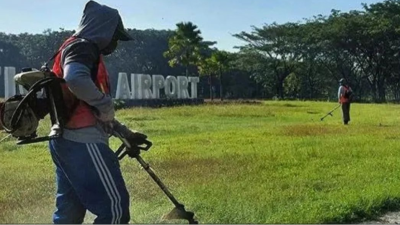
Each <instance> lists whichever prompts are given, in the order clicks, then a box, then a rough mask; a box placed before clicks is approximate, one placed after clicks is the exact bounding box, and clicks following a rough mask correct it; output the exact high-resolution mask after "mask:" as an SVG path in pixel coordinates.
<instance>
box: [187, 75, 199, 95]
mask: <svg viewBox="0 0 400 225" xmlns="http://www.w3.org/2000/svg"><path fill="white" fill-rule="evenodd" d="M199 81H200V79H199V77H189V82H190V87H191V96H190V98H197V83H199Z"/></svg>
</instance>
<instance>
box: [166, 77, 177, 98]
mask: <svg viewBox="0 0 400 225" xmlns="http://www.w3.org/2000/svg"><path fill="white" fill-rule="evenodd" d="M171 87H172V90H171ZM177 90H178V80H177V79H176V77H173V76H167V78H166V79H165V84H164V91H165V95H166V96H167V98H176V96H177Z"/></svg>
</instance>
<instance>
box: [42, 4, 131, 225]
mask: <svg viewBox="0 0 400 225" xmlns="http://www.w3.org/2000/svg"><path fill="white" fill-rule="evenodd" d="M128 40H132V38H131V36H129V34H128V33H127V31H126V30H125V28H124V25H123V23H122V19H121V16H120V15H119V12H118V11H117V10H116V9H113V8H110V7H108V6H105V5H101V4H99V3H97V2H95V1H89V2H88V3H87V4H86V5H85V9H84V11H83V16H82V19H81V22H80V25H79V27H78V29H77V30H76V32H75V34H73V36H72V37H70V38H68V39H67V40H66V41H65V42H64V43H63V44H62V45H61V47H60V49H59V52H58V54H57V55H56V57H55V60H54V65H53V72H54V73H55V74H56V75H57V76H58V77H61V78H64V79H65V81H66V84H65V85H64V86H63V89H62V90H63V96H64V100H65V104H66V107H67V111H68V113H69V115H68V121H67V123H66V125H65V128H64V130H63V131H64V132H63V136H62V137H60V138H57V139H53V140H51V141H50V143H49V147H50V152H51V156H52V159H53V162H54V164H55V167H56V177H57V195H56V211H55V212H54V215H53V222H54V223H55V224H60V223H63V224H75V223H83V221H84V217H85V214H86V212H87V211H90V212H91V213H92V214H94V215H96V219H95V221H94V223H106V224H112V223H125V224H126V223H129V221H130V212H129V194H128V191H127V189H126V185H125V182H124V179H123V177H122V174H121V170H120V166H119V161H118V158H117V156H116V155H115V154H114V152H113V151H112V150H111V149H110V147H109V145H108V144H109V143H108V138H109V134H108V133H107V131H106V129H105V128H104V127H105V126H104V124H110V123H111V121H113V120H114V116H115V113H114V106H113V101H112V97H111V96H110V84H109V80H108V73H107V70H106V67H105V65H104V61H103V56H104V55H109V54H111V53H112V52H113V51H114V50H115V49H116V48H117V45H118V41H128Z"/></svg>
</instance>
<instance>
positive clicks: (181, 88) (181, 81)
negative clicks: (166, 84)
mask: <svg viewBox="0 0 400 225" xmlns="http://www.w3.org/2000/svg"><path fill="white" fill-rule="evenodd" d="M188 86H189V84H188V79H187V77H184V76H178V98H189V92H188Z"/></svg>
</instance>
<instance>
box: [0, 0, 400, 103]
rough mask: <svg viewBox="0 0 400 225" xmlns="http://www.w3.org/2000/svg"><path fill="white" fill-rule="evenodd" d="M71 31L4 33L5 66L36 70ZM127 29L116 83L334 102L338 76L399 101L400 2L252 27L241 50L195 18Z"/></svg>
mask: <svg viewBox="0 0 400 225" xmlns="http://www.w3.org/2000/svg"><path fill="white" fill-rule="evenodd" d="M73 33H74V31H73V30H64V29H60V30H58V31H53V30H46V31H44V32H43V33H41V34H28V33H21V34H6V33H0V66H15V67H16V68H17V69H20V68H22V67H35V68H38V67H40V66H41V65H42V64H43V63H44V62H46V61H47V60H48V59H49V58H50V57H51V56H52V55H53V54H54V53H55V52H56V50H57V48H58V47H59V46H60V45H61V44H62V42H63V41H64V40H65V39H66V38H68V37H69V36H70V35H72V34H73ZM129 33H130V34H131V35H132V36H133V37H134V39H135V41H131V42H122V43H121V44H120V45H119V47H118V49H117V50H116V52H115V53H114V54H112V55H110V56H107V57H105V60H106V64H107V66H108V70H109V73H110V74H112V75H111V83H112V86H113V87H115V86H116V82H117V78H116V76H113V74H115V75H116V74H118V72H128V73H145V74H161V75H164V76H167V75H175V76H177V75H184V76H200V83H199V86H198V88H199V89H198V93H199V96H200V97H203V98H212V99H213V98H221V99H226V98H236V99H237V98H262V99H271V98H274V99H302V100H303V99H304V100H305V99H307V100H327V99H330V100H334V101H336V98H337V89H338V81H339V79H340V78H346V79H347V80H348V81H349V82H350V85H351V86H352V89H353V90H354V92H355V94H356V100H357V101H369V102H387V101H399V100H400V89H399V87H400V76H399V75H400V74H399V73H400V56H399V52H400V0H385V1H382V2H379V3H375V4H370V5H367V4H363V5H362V10H352V11H349V12H341V11H338V10H332V11H331V13H330V14H329V15H316V16H313V17H311V18H308V19H304V20H302V21H298V22H287V23H283V24H278V23H271V24H264V25H263V26H262V27H255V26H253V27H252V29H251V31H250V32H244V31H243V32H241V33H238V34H234V35H233V36H234V37H235V38H238V39H240V40H242V41H244V44H243V45H242V46H237V49H238V51H237V52H227V51H222V50H219V49H218V48H216V47H215V44H216V42H214V41H212V40H204V39H203V37H202V34H201V30H200V29H199V28H198V27H197V26H196V25H195V24H193V23H191V22H180V23H177V24H176V29H175V30H154V29H147V30H136V29H129ZM114 90H115V88H114Z"/></svg>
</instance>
